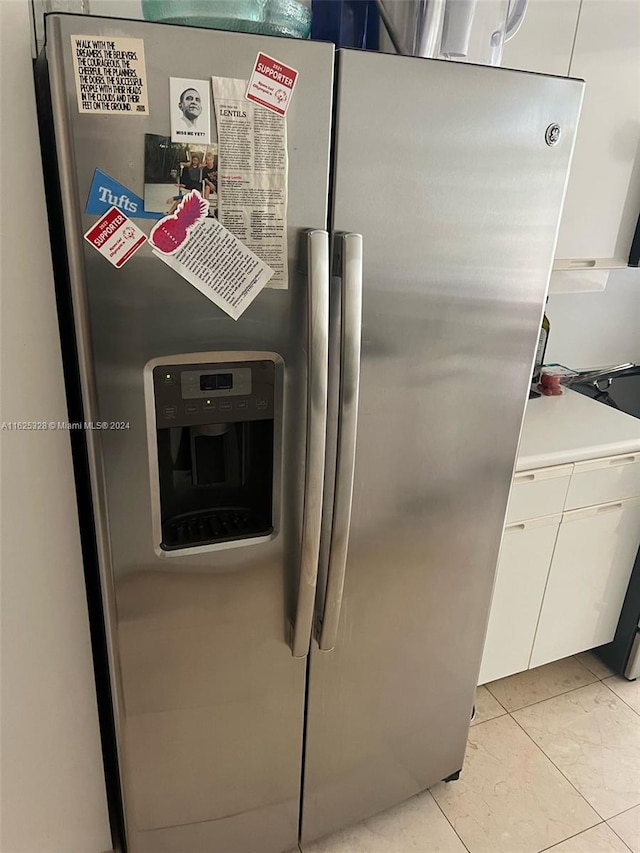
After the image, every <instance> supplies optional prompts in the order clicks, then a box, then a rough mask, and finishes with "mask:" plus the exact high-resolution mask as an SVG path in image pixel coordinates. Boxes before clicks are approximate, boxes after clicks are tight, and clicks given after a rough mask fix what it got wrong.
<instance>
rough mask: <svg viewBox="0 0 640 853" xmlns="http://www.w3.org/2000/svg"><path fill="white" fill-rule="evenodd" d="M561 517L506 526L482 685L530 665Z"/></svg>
mask: <svg viewBox="0 0 640 853" xmlns="http://www.w3.org/2000/svg"><path fill="white" fill-rule="evenodd" d="M564 491H565V492H566V486H565V489H564ZM563 497H564V495H563ZM561 518H562V515H561V514H560V513H559V514H557V515H551V516H546V517H544V518H535V519H533V520H530V521H522V522H520V523H518V524H509V525H507V527H505V531H504V535H503V539H502V548H501V551H500V560H499V562H498V569H497V574H496V581H495V586H494V592H493V600H492V602H491V614H490V616H489V627H488V629H487V637H486V640H485V645H484V653H483V656H482V666H481V669H480V678H479V682H478V683H479V684H485V683H486V682H488V681H494V680H495V679H497V678H503V677H504V676H506V675H511V674H512V673H514V672H521V671H522V670H523V669H527V667H528V666H529V658H530V656H531V647H532V646H533V640H534V637H535V633H536V625H537V622H538V617H539V615H540V607H541V605H542V598H543V595H544V589H545V584H546V582H547V575H548V574H549V566H550V564H551V557H552V555H553V549H554V545H555V541H556V535H557V533H558V529H559V527H560V519H561Z"/></svg>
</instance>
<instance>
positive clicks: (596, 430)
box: [516, 388, 640, 471]
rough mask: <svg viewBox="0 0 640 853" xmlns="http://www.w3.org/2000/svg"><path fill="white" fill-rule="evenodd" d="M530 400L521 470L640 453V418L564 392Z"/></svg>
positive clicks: (519, 468)
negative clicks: (619, 454) (639, 451)
mask: <svg viewBox="0 0 640 853" xmlns="http://www.w3.org/2000/svg"><path fill="white" fill-rule="evenodd" d="M562 390H563V393H562V395H561V396H559V397H538V398H536V399H534V400H529V401H528V403H527V411H526V414H525V418H524V426H523V429H522V437H521V439H520V448H519V450H518V460H517V462H516V471H529V470H531V469H532V468H545V467H546V466H548V465H562V464H564V463H566V462H581V461H583V460H585V459H597V458H598V457H600V456H615V455H616V454H617V453H630V452H633V451H637V450H640V419H639V418H634V417H632V416H631V415H627V414H625V413H624V412H619V411H618V410H617V409H613V408H611V407H610V406H605V405H603V404H602V403H598V402H597V401H596V400H592V399H591V398H590V397H585V396H583V395H582V394H578V393H577V392H576V391H569V390H568V389H566V388H563V389H562Z"/></svg>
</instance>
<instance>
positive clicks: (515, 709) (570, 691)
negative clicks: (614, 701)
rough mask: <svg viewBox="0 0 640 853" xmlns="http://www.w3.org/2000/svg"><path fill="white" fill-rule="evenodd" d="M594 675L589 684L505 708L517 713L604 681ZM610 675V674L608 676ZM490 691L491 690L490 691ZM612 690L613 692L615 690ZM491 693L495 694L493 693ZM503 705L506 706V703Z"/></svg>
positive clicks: (497, 700)
mask: <svg viewBox="0 0 640 853" xmlns="http://www.w3.org/2000/svg"><path fill="white" fill-rule="evenodd" d="M591 674H592V675H593V673H591ZM593 677H594V679H595V680H594V681H590V682H589V683H588V684H581V685H580V687H572V688H571V689H570V690H563V691H562V693H554V695H553V696H547V698H546V699H537V700H536V701H535V702H530V703H529V704H528V705H523V706H522V707H521V708H513V709H512V710H511V711H509V710H507V709H506V708H505V710H506V711H507V714H515V713H516V712H517V711H524V709H525V708H533V706H534V705H541V704H542V702H548V701H549V700H550V699H557V698H558V697H559V696H566V695H567V694H569V693H573V692H575V691H576V690H584V688H585V687H591V686H592V685H593V684H596V683H597V682H601V681H602V679H600V678H598V677H597V676H596V675H594V676H593ZM608 677H609V676H607V678H608ZM485 687H486V685H485ZM487 689H488V688H487ZM489 692H491V691H489ZM611 692H612V693H613V690H612V691H611ZM491 695H492V696H493V693H491ZM493 698H494V699H496V702H500V700H499V699H497V698H496V697H495V696H493ZM618 698H620V697H618ZM623 701H624V700H623ZM500 704H502V703H500ZM502 707H503V708H504V705H503V706H502Z"/></svg>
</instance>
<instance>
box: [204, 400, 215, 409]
mask: <svg viewBox="0 0 640 853" xmlns="http://www.w3.org/2000/svg"><path fill="white" fill-rule="evenodd" d="M215 407H216V404H215V403H214V401H213V400H205V401H204V403H203V404H202V408H203V409H215Z"/></svg>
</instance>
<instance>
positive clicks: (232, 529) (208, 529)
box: [152, 357, 276, 552]
mask: <svg viewBox="0 0 640 853" xmlns="http://www.w3.org/2000/svg"><path fill="white" fill-rule="evenodd" d="M152 376H153V396H154V404H155V431H156V436H155V437H156V442H155V444H156V451H157V460H156V462H157V475H158V488H159V498H160V528H161V543H160V547H161V548H162V550H163V551H167V552H170V551H175V550H182V549H184V548H191V547H200V546H203V545H215V544H217V543H223V542H226V543H229V542H234V541H240V540H246V539H251V538H255V537H263V536H268V535H269V534H271V533H272V531H273V528H274V523H273V482H274V468H275V451H274V415H275V376H276V364H275V361H274V360H273V359H266V358H262V357H261V358H256V359H250V358H248V359H247V360H244V361H227V362H224V361H216V362H206V363H197V362H195V361H194V362H193V363H188V364H182V363H171V361H170V360H167V361H166V362H163V363H158V362H156V363H155V366H154V367H153V372H152ZM153 461H154V460H153V459H152V463H153Z"/></svg>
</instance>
